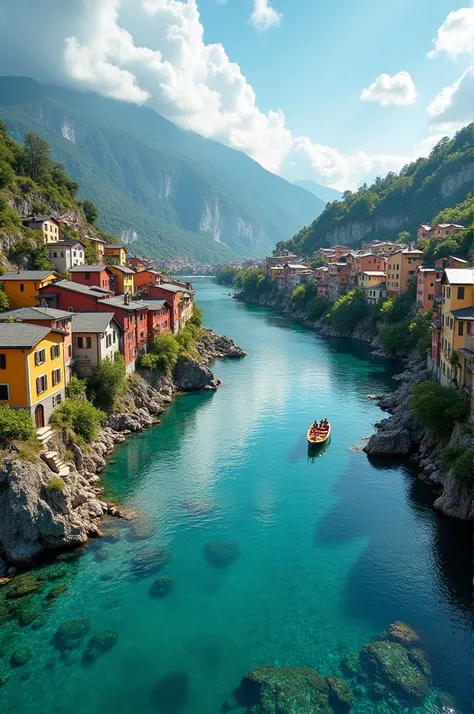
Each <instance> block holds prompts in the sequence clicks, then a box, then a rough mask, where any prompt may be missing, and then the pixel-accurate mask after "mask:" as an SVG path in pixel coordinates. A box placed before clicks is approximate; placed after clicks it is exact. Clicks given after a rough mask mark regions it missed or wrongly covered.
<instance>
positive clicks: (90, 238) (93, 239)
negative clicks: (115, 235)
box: [87, 236, 105, 245]
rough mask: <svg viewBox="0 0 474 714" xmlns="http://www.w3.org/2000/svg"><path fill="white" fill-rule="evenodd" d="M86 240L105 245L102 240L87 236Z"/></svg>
mask: <svg viewBox="0 0 474 714" xmlns="http://www.w3.org/2000/svg"><path fill="white" fill-rule="evenodd" d="M87 240H91V241H92V242H93V243H103V244H104V245H105V240H102V238H95V237H94V236H87Z"/></svg>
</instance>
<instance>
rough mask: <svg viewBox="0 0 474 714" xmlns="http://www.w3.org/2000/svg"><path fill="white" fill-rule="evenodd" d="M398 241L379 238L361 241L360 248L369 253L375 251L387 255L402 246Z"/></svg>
mask: <svg viewBox="0 0 474 714" xmlns="http://www.w3.org/2000/svg"><path fill="white" fill-rule="evenodd" d="M403 247H404V246H401V245H400V244H399V243H392V242H391V241H381V240H371V241H370V242H368V243H362V245H361V248H362V250H363V251H368V252H370V253H375V254H376V255H383V256H385V257H386V256H388V255H391V254H392V253H396V252H397V251H398V250H400V248H403Z"/></svg>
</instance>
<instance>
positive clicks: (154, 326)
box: [146, 298, 171, 345]
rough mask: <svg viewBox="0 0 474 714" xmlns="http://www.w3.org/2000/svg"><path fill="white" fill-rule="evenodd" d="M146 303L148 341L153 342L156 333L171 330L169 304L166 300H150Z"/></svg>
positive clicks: (159, 333)
mask: <svg viewBox="0 0 474 714" xmlns="http://www.w3.org/2000/svg"><path fill="white" fill-rule="evenodd" d="M146 304H147V305H148V343H149V344H150V345H151V344H153V340H154V339H155V336H156V335H162V334H164V333H169V332H171V305H170V304H169V302H168V301H167V300H150V298H147V301H146Z"/></svg>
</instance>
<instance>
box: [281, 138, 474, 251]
mask: <svg viewBox="0 0 474 714" xmlns="http://www.w3.org/2000/svg"><path fill="white" fill-rule="evenodd" d="M473 129H474V124H470V125H469V126H466V127H464V128H463V129H461V130H460V131H458V132H457V134H456V135H455V136H454V137H453V138H452V139H449V138H448V137H444V138H443V139H441V141H440V142H438V144H437V145H436V146H435V147H434V148H433V150H432V151H431V153H430V155H429V157H427V158H419V159H417V160H416V161H413V162H412V163H410V164H407V165H406V166H404V167H403V168H402V170H401V171H400V173H399V174H397V173H394V172H390V173H388V174H387V176H385V178H380V177H378V178H376V179H375V181H374V183H373V184H372V185H371V186H367V185H366V184H364V185H363V186H361V187H360V188H359V189H358V190H357V191H355V192H351V191H345V193H344V198H343V200H341V201H335V202H333V203H331V204H329V205H328V206H326V208H325V209H324V211H323V212H322V213H321V215H320V216H319V217H318V218H316V220H315V221H313V223H312V224H311V225H310V226H309V227H305V228H302V229H301V230H300V232H299V233H297V234H296V235H295V236H294V237H293V238H292V239H291V240H290V241H286V242H285V241H282V242H280V243H278V244H277V249H278V250H280V249H284V248H288V249H290V250H293V251H295V252H298V253H303V254H309V253H312V252H313V251H314V250H316V249H317V248H322V247H324V246H330V245H337V244H342V245H347V246H359V245H360V243H361V242H362V241H369V240H374V239H377V240H392V241H394V240H396V239H397V238H398V234H399V233H401V232H405V231H407V232H408V233H410V236H411V238H412V239H413V240H415V238H416V228H417V226H419V225H420V223H430V222H432V221H433V218H435V216H436V215H437V214H439V213H440V212H441V211H444V209H446V208H451V207H452V206H455V205H456V204H459V203H462V202H463V201H465V199H466V197H467V195H468V193H469V192H470V191H471V190H472V186H473V183H474V163H473V160H474V141H473Z"/></svg>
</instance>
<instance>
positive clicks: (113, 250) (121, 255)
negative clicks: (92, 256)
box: [104, 243, 128, 265]
mask: <svg viewBox="0 0 474 714" xmlns="http://www.w3.org/2000/svg"><path fill="white" fill-rule="evenodd" d="M127 253H128V250H127V249H126V248H125V246H124V245H118V244H117V245H115V244H114V243H106V244H105V245H104V259H105V262H106V263H107V265H126V263H127Z"/></svg>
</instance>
